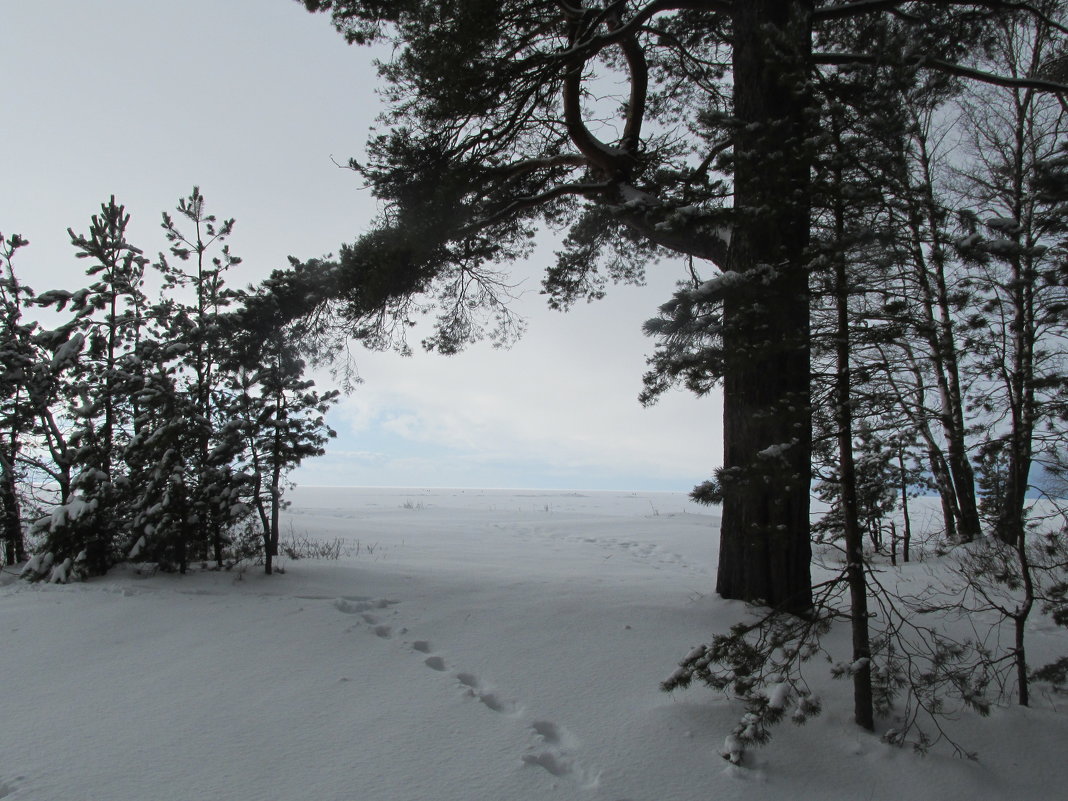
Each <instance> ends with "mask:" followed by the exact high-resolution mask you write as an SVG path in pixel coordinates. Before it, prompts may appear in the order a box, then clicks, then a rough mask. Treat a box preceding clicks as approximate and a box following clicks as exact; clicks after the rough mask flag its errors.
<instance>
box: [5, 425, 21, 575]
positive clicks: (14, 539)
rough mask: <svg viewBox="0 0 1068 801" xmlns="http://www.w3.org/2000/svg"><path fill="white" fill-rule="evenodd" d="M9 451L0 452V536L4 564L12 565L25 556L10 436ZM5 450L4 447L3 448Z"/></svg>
mask: <svg viewBox="0 0 1068 801" xmlns="http://www.w3.org/2000/svg"><path fill="white" fill-rule="evenodd" d="M12 439H13V442H12V447H11V452H10V453H7V452H5V453H0V513H2V515H3V520H0V532H2V534H0V536H2V537H3V541H4V564H6V565H14V564H17V563H19V562H21V561H23V560H24V559H25V558H26V545H25V542H24V541H23V537H22V519H21V515H20V514H19V495H18V484H17V482H16V480H15V461H14V450H15V447H16V446H15V441H14V437H12ZM5 450H6V448H5Z"/></svg>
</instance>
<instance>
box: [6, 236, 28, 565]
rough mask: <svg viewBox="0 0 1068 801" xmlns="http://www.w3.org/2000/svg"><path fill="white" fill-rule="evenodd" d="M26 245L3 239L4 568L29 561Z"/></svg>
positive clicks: (17, 238)
mask: <svg viewBox="0 0 1068 801" xmlns="http://www.w3.org/2000/svg"><path fill="white" fill-rule="evenodd" d="M26 244H27V242H26V240H25V239H23V238H22V237H21V236H19V235H17V234H15V235H13V236H9V237H6V238H5V237H4V236H3V234H0V265H2V268H3V273H2V274H0V541H2V542H3V559H4V564H8V565H11V564H15V563H16V562H21V561H23V560H24V559H25V558H26V546H25V542H24V538H23V527H22V513H21V510H20V501H21V498H20V496H21V493H20V492H19V461H20V456H21V450H22V448H23V445H24V440H25V438H26V434H27V431H28V429H29V428H30V427H31V425H32V422H31V421H32V411H31V408H30V405H29V399H28V397H27V393H26V390H25V386H24V385H25V382H26V377H27V375H28V373H29V370H30V367H31V365H32V363H33V358H34V353H33V346H32V343H31V336H32V333H33V325H32V324H30V323H27V322H26V321H24V320H23V308H24V306H25V303H26V301H27V299H28V298H29V297H30V296H32V294H33V291H32V290H30V289H29V288H28V287H26V286H24V285H23V284H22V283H21V282H20V281H19V279H18V277H17V276H16V275H15V268H14V266H13V264H12V259H13V258H14V255H15V251H17V250H18V249H19V248H21V247H24V246H25V245H26Z"/></svg>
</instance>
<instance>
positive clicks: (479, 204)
mask: <svg viewBox="0 0 1068 801" xmlns="http://www.w3.org/2000/svg"><path fill="white" fill-rule="evenodd" d="M304 4H305V5H306V6H307V8H308V9H309V10H312V11H329V12H331V13H332V16H333V19H334V22H335V24H336V26H337V27H338V29H339V30H340V31H342V32H343V33H344V34H345V35H346V37H347V38H348V39H349V41H351V42H356V43H368V42H373V41H376V40H386V41H388V42H390V43H391V44H392V45H393V53H394V58H393V59H392V60H391V61H390V62H389V63H386V64H384V65H383V66H382V68H381V75H382V77H383V78H384V80H385V81H386V89H385V96H386V98H387V100H389V101H390V103H391V106H390V110H389V112H388V113H387V115H386V118H385V122H386V124H387V125H388V126H389V128H388V131H387V132H386V133H383V134H380V135H378V136H376V137H374V138H373V139H372V141H371V143H370V147H369V155H370V159H369V161H368V163H366V164H359V163H356V162H353V163H352V164H351V166H352V167H353V168H354V169H355V170H357V171H358V172H360V173H361V175H362V176H363V177H364V178H365V179H366V180H367V181H368V182H369V184H370V185H371V187H372V189H373V190H374V191H375V193H376V195H377V196H378V197H379V198H381V199H382V200H383V201H384V204H385V207H386V210H385V212H384V213H383V216H382V218H381V219H380V220H379V221H378V224H377V225H375V227H374V228H373V230H372V231H370V232H369V233H367V234H366V235H364V236H363V237H361V238H360V239H359V240H358V241H357V242H356V243H355V244H353V245H352V246H349V247H346V248H343V249H342V251H341V254H340V257H339V258H338V259H337V260H336V261H319V262H316V263H315V264H314V267H313V269H307V270H300V271H293V272H292V273H291V274H290V275H289V280H288V281H286V280H284V276H279V277H277V278H276V280H275V282H274V286H275V288H276V290H277V291H278V292H279V294H280V296H283V297H285V298H286V299H287V300H291V301H293V303H292V304H291V305H290V304H287V308H286V311H287V314H288V315H294V316H295V315H299V314H301V313H304V314H311V315H313V317H312V326H311V327H312V328H315V324H318V325H319V329H318V330H319V331H320V332H322V331H324V330H328V329H329V327H330V326H331V325H334V324H339V323H343V324H344V325H345V327H346V329H347V330H348V331H351V332H353V333H355V334H356V335H357V336H358V337H360V338H362V339H363V340H364V341H366V342H368V343H369V344H372V345H379V346H381V345H384V344H388V343H389V342H390V341H391V340H393V339H394V338H395V337H396V335H398V333H400V332H403V331H404V330H405V328H406V324H407V322H409V321H410V320H413V317H414V316H415V315H416V313H417V310H418V309H419V308H420V304H419V303H418V302H416V298H417V297H418V296H419V295H429V296H430V297H431V298H433V299H435V300H436V301H437V302H438V304H439V308H440V309H441V314H440V316H439V318H438V321H437V325H436V328H435V331H434V332H433V333H432V334H431V335H430V336H429V337H428V338H427V339H426V340H425V342H424V344H425V345H426V346H428V347H430V348H432V349H438V350H441V351H444V352H451V351H453V350H455V349H457V348H459V347H460V346H462V345H463V343H464V342H466V341H469V340H471V339H476V338H478V337H479V336H480V335H483V334H484V333H485V330H484V328H483V327H482V325H481V322H480V320H481V319H482V318H480V317H479V315H478V311H479V308H482V309H485V310H487V311H488V312H489V315H490V319H491V320H493V321H495V323H496V325H495V327H494V329H492V331H491V333H496V334H497V335H499V336H507V335H509V334H510V333H512V332H513V331H512V329H510V328H509V323H510V318H509V317H508V315H507V312H506V310H502V304H503V303H504V302H505V301H506V300H507V298H506V297H505V295H504V292H503V286H504V282H503V279H502V278H501V277H500V276H498V275H496V274H494V273H493V272H492V271H491V268H490V266H489V265H492V264H494V263H500V262H503V261H508V260H510V259H514V258H517V257H520V256H522V255H524V254H525V253H527V252H528V251H529V241H530V236H531V234H532V233H533V232H534V230H535V229H536V227H537V225H538V224H539V223H548V224H549V225H552V226H556V227H562V226H567V227H569V233H568V236H567V238H566V239H565V243H564V248H563V250H562V252H561V253H560V256H559V259H558V262H557V264H556V265H555V266H554V267H552V268H550V269H549V270H548V271H547V274H546V290H547V292H548V293H549V295H550V299H551V302H552V303H554V304H555V305H557V306H560V307H566V306H567V305H569V304H570V303H571V302H573V301H574V300H576V299H578V298H581V297H597V296H599V295H600V294H601V293H602V292H603V289H604V284H605V282H606V280H608V279H613V280H640V277H641V275H642V270H643V269H644V265H645V264H646V263H647V262H648V261H649V260H651V259H654V258H655V257H656V256H658V255H663V254H675V255H683V256H690V257H693V258H694V259H698V260H707V261H709V262H712V263H713V264H715V265H716V266H718V267H719V268H721V269H722V270H724V275H727V276H733V278H732V279H731V280H732V281H734V282H735V283H734V285H733V287H732V291H731V292H730V293H729V294H728V295H725V296H724V306H723V311H722V319H723V323H724V324H723V325H722V326H721V327H720V328H719V329H717V333H716V334H715V336H718V337H721V338H722V340H723V347H722V349H721V356H722V358H723V374H722V380H723V384H724V395H725V411H724V424H725V425H724V427H725V439H726V445H725V457H724V467H723V469H722V470H721V471H720V473H719V482H718V486H719V488H720V490H721V493H720V496H721V498H722V500H723V505H724V508H723V525H722V534H721V556H720V562H719V571H720V572H719V577H718V591H719V592H720V593H721V594H722V595H724V596H725V597H729V598H742V599H746V600H762V601H764V602H766V603H769V604H771V605H773V606H777V607H781V608H784V609H790V610H792V611H797V612H805V611H806V610H808V609H809V607H810V605H811V590H810V580H809V571H808V561H809V524H808V492H809V471H810V430H809V395H808V392H809V356H808V353H809V351H808V349H809V293H808V247H807V246H808V242H809V231H810V225H811V220H810V217H811V207H812V195H811V192H812V189H811V185H810V173H811V168H812V165H813V159H814V157H815V155H816V154H817V152H818V148H820V147H821V146H825V145H824V144H823V142H822V140H821V138H820V137H819V135H818V134H819V131H818V129H817V128H816V127H815V125H814V122H815V115H814V114H813V108H814V103H815V102H816V101H817V100H818V97H819V91H820V89H821V87H820V85H819V79H820V78H821V77H822V76H824V75H827V74H834V73H836V72H839V71H848V70H852V69H856V68H861V67H870V66H872V65H876V66H881V65H888V64H889V65H890V66H893V67H897V68H900V69H901V70H904V71H906V72H909V73H911V74H913V75H916V74H920V73H923V74H926V73H930V72H932V71H934V72H939V73H943V74H947V75H951V76H956V77H967V78H972V79H977V80H984V81H991V82H996V83H1001V84H1006V83H1008V84H1013V85H1020V86H1031V87H1033V88H1035V89H1038V90H1042V91H1045V90H1053V91H1060V90H1062V89H1063V88H1064V87H1063V86H1062V85H1061V84H1057V83H1055V82H1052V81H1049V80H1046V79H1040V78H1034V77H1023V76H1021V77H1014V76H1003V75H998V74H994V73H990V72H988V71H985V70H982V69H979V68H978V67H976V66H973V64H972V63H969V61H968V59H969V58H971V56H972V54H974V53H977V52H979V51H980V50H981V47H980V45H981V44H982V38H983V34H984V31H985V30H986V27H987V26H988V25H989V24H990V23H991V21H993V20H996V19H997V18H998V17H999V16H1000V15H1002V14H1005V13H1009V12H1016V11H1023V12H1026V13H1034V10H1033V9H1031V8H1030V7H1029V6H1026V5H1024V4H1019V3H1005V2H1000V1H994V0H991V2H973V3H953V4H946V3H940V2H908V3H876V2H860V3H856V2H840V3H839V2H815V0H745V2H742V0H734V1H733V2H732V1H731V0H702V1H701V2H689V1H687V2H678V3H676V2H663V1H662V0H645V1H644V2H609V3H604V4H592V3H591V4H587V3H584V2H574V3H557V2H552V3H550V2H532V1H531V0H515V1H514V2H485V1H484V0H479V1H478V2H455V3H453V2H447V3H424V2H418V1H417V0H405V2H396V3H380V2H370V1H367V2H357V1H356V0H338V1H337V2H332V0H304ZM614 81H618V84H616V85H623V86H625V87H626V89H625V91H624V92H623V93H622V94H621V95H616V96H611V97H609V98H607V99H605V100H603V101H602V102H599V101H597V100H595V99H594V98H595V97H597V96H600V97H602V98H603V97H604V95H605V94H606V91H607V87H609V86H612V85H613V82H614ZM617 102H618V105H615V104H616V103H617ZM615 108H618V109H619V111H618V113H617V114H615V116H613V112H614V110H615ZM731 198H733V203H732V204H731V203H728V200H729V199H731ZM330 303H333V306H332V307H331V308H332V310H333V312H334V313H335V314H334V316H333V317H331V315H330V314H329V309H328V313H326V314H323V313H322V311H323V307H324V304H326V305H327V306H329V305H330ZM317 311H318V312H319V313H318V314H316V312H317ZM261 321H262V323H261V324H262V325H264V326H265V327H267V326H269V325H271V324H273V322H274V321H271V320H269V318H266V317H264V318H261ZM250 324H252V325H255V324H256V322H255V320H254V319H253V320H251V321H250ZM769 449H775V452H776V454H777V455H778V457H779V458H777V459H776V460H775V465H769V463H768V460H767V458H766V456H764V455H763V454H767V453H769ZM769 466H773V467H774V468H775V470H776V471H777V472H778V473H779V474H780V476H779V478H780V479H781V480H780V481H778V482H775V483H773V482H771V481H770V480H769V481H767V482H765V481H764V478H765V477H766V473H767V470H768V468H769ZM780 467H781V468H782V469H780ZM769 478H770V477H769Z"/></svg>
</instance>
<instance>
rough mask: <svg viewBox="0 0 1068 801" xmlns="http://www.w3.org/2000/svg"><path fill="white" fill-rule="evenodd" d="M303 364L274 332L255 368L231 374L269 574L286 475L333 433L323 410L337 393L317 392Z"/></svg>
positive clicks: (317, 451)
mask: <svg viewBox="0 0 1068 801" xmlns="http://www.w3.org/2000/svg"><path fill="white" fill-rule="evenodd" d="M304 367H305V364H304V361H303V360H302V359H301V358H300V357H299V355H298V353H297V350H296V348H295V347H294V346H293V344H292V342H291V340H290V338H289V337H288V336H287V334H286V332H284V331H277V332H275V333H274V334H273V335H272V336H271V338H270V339H269V340H268V341H267V342H266V343H264V344H263V348H262V350H261V352H260V365H259V367H257V368H256V369H254V370H248V369H238V370H237V371H236V372H235V373H233V374H232V377H231V393H232V396H233V397H232V401H231V405H232V408H233V412H234V422H235V429H236V430H237V431H238V432H240V434H241V435H242V437H243V438H244V441H245V451H244V453H245V459H246V461H247V464H246V466H245V467H246V469H245V473H246V474H247V475H249V476H250V484H251V502H252V505H253V507H254V508H255V510H256V514H257V516H258V518H259V521H260V528H261V534H262V537H263V554H264V570H265V572H267V573H268V574H269V573H271V572H272V571H273V569H274V558H275V557H276V556H277V555H278V541H279V536H280V530H279V522H280V513H281V511H282V509H283V508H284V501H283V494H284V492H285V489H286V484H285V481H286V475H287V473H288V472H289V471H290V470H291V469H292V468H294V467H296V466H298V465H299V464H300V463H301V462H302V461H303V460H304V459H306V458H308V457H311V456H321V455H322V454H323V453H325V450H324V445H325V444H326V442H327V441H328V439H329V438H331V437H333V436H335V434H334V431H333V430H331V429H330V428H329V427H328V426H327V425H326V421H325V415H326V413H327V411H328V409H329V408H330V406H332V405H333V404H334V403H336V402H337V399H338V396H339V393H338V392H337V391H336V390H332V391H329V392H325V393H321V394H320V393H319V392H317V391H316V390H315V389H314V386H315V382H313V381H311V380H309V379H305V378H304Z"/></svg>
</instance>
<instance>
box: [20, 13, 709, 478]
mask: <svg viewBox="0 0 1068 801" xmlns="http://www.w3.org/2000/svg"><path fill="white" fill-rule="evenodd" d="M0 22H2V26H0V37H2V38H0V76H2V80H0V98H2V108H3V113H2V115H0V155H2V159H0V164H2V168H3V172H2V178H0V186H2V187H3V189H2V191H0V231H2V232H3V233H4V234H5V235H10V234H12V233H19V234H22V235H23V236H24V237H26V238H28V239H29V240H30V243H31V244H30V246H29V247H28V248H26V249H25V250H23V251H21V252H20V255H19V258H18V260H17V262H16V267H17V268H18V272H19V274H20V275H21V276H22V277H23V279H24V280H25V281H27V282H28V283H29V284H30V285H31V286H33V288H34V289H36V290H38V291H43V290H45V289H50V288H56V287H63V288H75V287H78V286H81V285H83V283H84V281H85V278H84V272H83V271H84V268H85V263H84V262H79V261H77V260H76V259H75V258H74V255H73V250H72V249H71V247H70V245H69V239H68V237H67V234H66V229H67V228H68V227H72V228H74V229H75V230H76V231H78V232H86V231H87V230H88V222H89V218H90V216H91V215H92V214H93V213H94V212H96V211H97V210H98V208H99V206H100V203H101V202H102V201H105V200H106V199H107V198H108V196H110V195H111V194H114V195H115V196H116V198H117V200H119V201H120V202H121V203H124V204H125V205H126V208H127V210H128V211H129V212H130V213H131V215H132V222H131V231H130V239H131V241H133V242H134V244H136V245H138V246H139V247H141V248H143V249H144V250H145V251H146V252H147V253H148V254H150V255H153V254H155V253H156V252H158V251H160V250H163V249H164V247H165V242H164V240H163V237H162V233H161V232H160V229H159V219H160V212H161V211H163V210H165V209H166V210H171V209H173V207H174V205H175V203H176V202H177V200H178V198H179V197H181V196H183V195H188V194H189V191H190V190H191V188H192V186H193V185H194V184H197V185H199V186H200V187H201V190H202V192H203V193H204V195H205V197H206V200H207V204H208V208H209V211H212V212H214V213H216V214H218V215H219V216H220V217H234V218H236V219H237V227H236V231H235V233H234V236H233V237H232V239H231V248H232V250H233V251H234V252H235V253H236V254H237V255H239V256H241V257H242V258H243V259H244V263H243V264H242V265H240V267H239V268H237V269H236V270H235V271H234V272H233V273H232V274H231V279H230V280H231V282H232V283H236V284H238V285H244V284H248V283H250V282H254V281H257V280H258V279H259V278H261V277H263V276H265V275H266V274H267V273H268V272H269V271H270V270H272V269H274V268H277V267H280V266H284V265H285V264H286V257H287V256H288V255H294V256H297V257H298V258H302V259H307V258H311V257H315V256H321V255H323V254H325V253H328V252H331V251H334V250H336V249H337V247H338V245H340V244H341V243H342V242H347V241H351V240H353V239H355V238H356V236H357V235H358V234H359V233H360V232H361V231H362V230H364V229H365V227H366V226H367V225H368V223H369V221H370V220H371V218H372V217H373V215H374V213H375V205H374V198H372V197H370V195H369V193H367V192H366V191H364V190H361V188H360V184H359V180H358V178H357V176H355V175H354V174H353V173H351V172H349V171H347V170H343V169H339V168H338V167H336V166H335V165H334V164H333V163H332V162H331V157H333V158H335V159H336V160H337V161H339V162H342V163H343V162H345V161H347V159H348V158H349V157H350V156H357V157H358V156H359V155H360V153H361V151H362V148H363V143H364V141H365V139H366V136H367V132H368V129H369V127H370V126H371V125H372V124H373V123H374V116H375V113H376V107H377V106H376V99H375V95H374V87H375V74H374V70H373V67H372V65H371V57H370V54H369V53H368V52H367V51H365V50H361V49H358V48H353V47H349V46H347V45H345V43H344V41H343V40H342V38H341V37H340V36H339V35H338V34H336V33H335V32H334V30H333V28H332V26H331V25H330V23H329V20H328V19H327V18H326V17H324V16H312V15H310V14H308V13H307V12H305V11H304V10H303V8H302V6H301V5H300V4H298V3H296V2H294V0H225V2H220V1H219V0H185V1H184V2H181V3H156V2H145V0H98V2H93V3H87V2H84V0H52V2H48V3H18V2H14V0H4V1H3V11H2V13H0ZM551 250H552V245H551V242H549V243H547V245H546V247H545V248H543V249H542V256H541V258H538V259H534V260H532V261H531V262H528V263H524V264H518V265H508V266H507V267H508V270H509V271H510V272H511V273H512V274H513V275H514V277H515V279H516V280H517V281H522V282H523V283H522V285H521V286H522V289H523V290H524V291H525V292H526V294H525V295H523V297H522V298H520V300H519V301H518V304H517V308H518V309H519V310H520V311H521V312H522V313H523V314H524V316H526V318H527V321H528V326H529V327H528V331H527V334H526V336H525V337H524V339H523V341H522V342H520V343H519V344H518V345H517V346H515V347H514V348H512V349H511V350H508V351H494V350H492V349H491V348H490V346H489V345H488V344H482V345H476V346H474V347H472V348H470V349H469V351H468V352H466V353H464V354H461V355H460V356H456V357H448V358H446V357H441V356H437V355H426V354H419V353H417V354H416V355H415V356H414V357H412V358H402V357H400V356H398V355H396V354H381V353H367V352H365V351H357V352H356V357H357V364H358V368H359V372H360V375H361V376H362V378H363V379H364V383H363V384H361V385H360V386H359V387H357V388H356V391H355V392H354V393H353V394H351V395H349V396H348V397H346V398H345V399H344V400H343V401H342V402H341V404H340V406H339V407H338V408H337V409H336V410H335V411H334V412H333V414H332V417H331V423H332V425H333V427H334V428H335V429H336V430H337V432H338V438H337V439H336V440H335V441H333V442H332V443H331V445H330V447H329V451H328V454H327V456H325V457H323V458H321V459H318V460H314V461H312V462H309V463H308V464H307V465H305V466H303V467H301V468H300V469H299V470H298V471H296V472H295V474H294V478H295V479H296V480H297V481H298V482H299V483H302V484H321V485H357V486H433V487H529V488H561V489H619V490H631V489H634V490H637V489H665V490H689V489H690V488H691V487H692V486H693V485H694V484H696V483H697V482H699V481H701V480H704V479H705V478H707V477H708V476H709V475H710V474H711V471H712V469H713V468H714V467H715V466H716V465H718V464H719V463H720V459H721V449H722V445H721V406H720V402H719V400H718V398H704V399H696V398H692V397H690V396H689V395H687V394H685V393H683V392H681V391H680V392H677V393H673V394H671V395H670V396H668V397H666V398H664V399H663V400H662V401H661V402H660V404H659V405H658V406H657V407H655V408H652V409H642V408H641V406H640V405H639V404H638V402H637V399H636V398H637V395H638V392H639V391H640V389H641V376H642V373H643V371H644V367H645V356H646V355H647V354H648V353H649V352H650V351H651V349H652V343H651V341H649V340H647V339H645V338H644V337H643V336H642V334H641V330H640V328H641V323H642V321H643V320H645V319H647V318H648V317H650V316H652V315H653V313H654V312H655V309H656V307H657V306H658V305H659V304H660V303H661V302H663V301H664V300H666V299H667V298H668V297H669V296H670V294H671V291H672V289H673V287H674V284H675V282H676V281H677V280H678V279H679V278H681V277H682V270H681V267H680V266H679V265H677V264H670V263H666V264H661V265H658V266H654V267H653V268H651V270H650V280H649V284H648V285H647V286H645V287H641V288H633V287H620V288H616V289H614V290H611V291H610V293H609V296H608V298H607V299H606V300H604V301H601V302H599V303H595V304H592V305H583V306H580V307H577V308H575V309H573V310H572V311H570V312H568V313H567V314H561V313H559V312H552V311H549V310H548V309H547V308H545V304H544V299H543V298H541V297H539V295H538V289H539V277H538V276H539V273H540V271H541V270H543V269H544V267H545V266H546V263H547V261H548V259H549V258H551ZM318 380H319V383H320V385H322V386H328V385H329V383H330V380H329V377H328V376H322V377H319V379H318Z"/></svg>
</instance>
